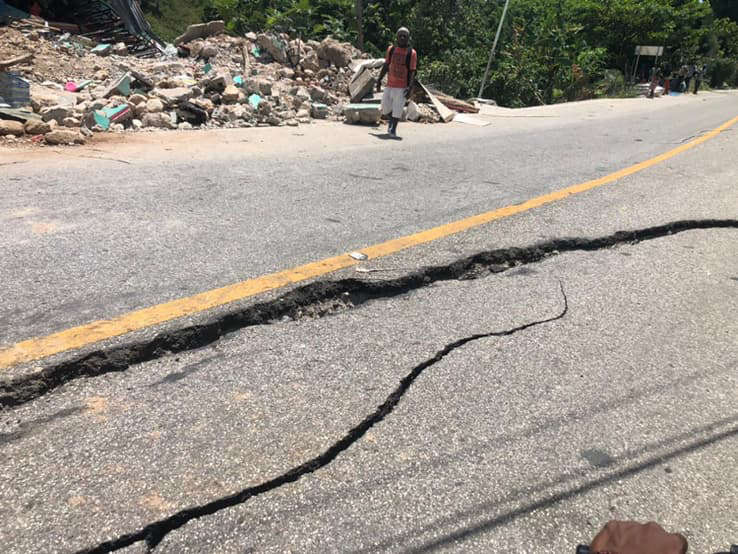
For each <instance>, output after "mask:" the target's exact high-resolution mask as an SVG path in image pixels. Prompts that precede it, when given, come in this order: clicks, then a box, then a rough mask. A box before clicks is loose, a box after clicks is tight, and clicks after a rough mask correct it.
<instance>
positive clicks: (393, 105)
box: [382, 87, 405, 119]
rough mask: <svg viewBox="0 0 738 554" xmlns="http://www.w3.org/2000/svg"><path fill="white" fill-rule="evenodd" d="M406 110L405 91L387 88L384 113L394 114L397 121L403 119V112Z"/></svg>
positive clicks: (383, 104) (383, 105)
mask: <svg viewBox="0 0 738 554" xmlns="http://www.w3.org/2000/svg"><path fill="white" fill-rule="evenodd" d="M404 109H405V89H404V88H390V87H385V89H384V94H383V95H382V113H383V114H384V115H389V114H390V113H391V114H392V117H396V118H397V119H400V118H402V110H404Z"/></svg>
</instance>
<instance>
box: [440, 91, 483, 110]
mask: <svg viewBox="0 0 738 554" xmlns="http://www.w3.org/2000/svg"><path fill="white" fill-rule="evenodd" d="M436 98H438V101H439V102H440V103H441V104H443V105H444V106H446V107H447V108H450V109H452V110H456V111H457V112H465V113H479V108H477V107H476V106H472V105H471V104H469V103H468V102H464V101H463V100H459V99H458V98H454V97H453V96H448V95H446V94H436Z"/></svg>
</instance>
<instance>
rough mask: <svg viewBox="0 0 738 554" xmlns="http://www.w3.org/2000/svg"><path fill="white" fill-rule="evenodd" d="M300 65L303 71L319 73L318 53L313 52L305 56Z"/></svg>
mask: <svg viewBox="0 0 738 554" xmlns="http://www.w3.org/2000/svg"><path fill="white" fill-rule="evenodd" d="M300 63H301V65H302V67H303V69H305V70H308V71H312V72H313V73H317V72H318V71H320V60H319V59H318V53H317V52H316V51H314V50H313V51H312V52H310V53H309V54H308V55H307V56H305V57H304V58H303V59H302V61H301V62H300Z"/></svg>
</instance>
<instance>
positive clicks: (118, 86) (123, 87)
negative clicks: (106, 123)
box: [103, 73, 132, 98]
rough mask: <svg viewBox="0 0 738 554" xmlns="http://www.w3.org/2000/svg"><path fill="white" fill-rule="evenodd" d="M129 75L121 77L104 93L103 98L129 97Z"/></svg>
mask: <svg viewBox="0 0 738 554" xmlns="http://www.w3.org/2000/svg"><path fill="white" fill-rule="evenodd" d="M131 79H132V77H131V74H130V73H126V74H125V75H122V76H121V77H119V78H118V79H116V81H115V82H114V83H113V84H112V85H111V86H110V87H109V88H108V89H107V90H106V91H105V94H103V98H110V97H111V96H114V95H118V94H120V95H122V96H129V95H130V94H131Z"/></svg>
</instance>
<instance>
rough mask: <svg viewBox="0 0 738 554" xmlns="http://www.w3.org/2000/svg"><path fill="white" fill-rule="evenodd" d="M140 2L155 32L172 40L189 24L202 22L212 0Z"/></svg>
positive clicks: (143, 0) (167, 39)
mask: <svg viewBox="0 0 738 554" xmlns="http://www.w3.org/2000/svg"><path fill="white" fill-rule="evenodd" d="M139 3H140V4H141V8H142V9H143V11H144V12H145V13H146V19H148V21H149V23H150V24H151V28H152V29H153V30H154V32H155V33H156V34H157V35H158V36H160V37H161V38H162V39H163V40H166V41H170V42H171V41H173V40H174V39H175V38H176V37H177V36H179V35H181V34H182V32H183V31H184V30H185V29H186V28H187V26H188V25H192V24H193V23H200V22H202V20H203V16H204V13H205V8H206V7H207V6H208V5H209V4H210V0H139Z"/></svg>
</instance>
